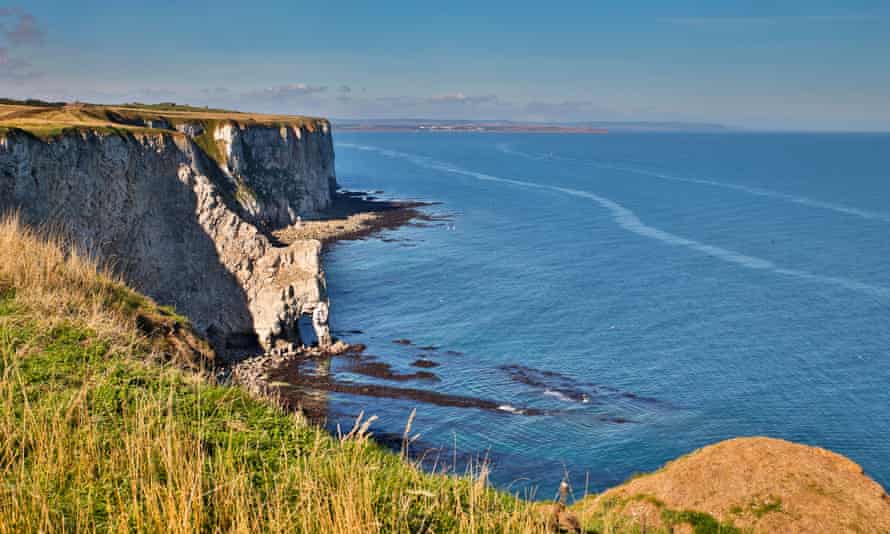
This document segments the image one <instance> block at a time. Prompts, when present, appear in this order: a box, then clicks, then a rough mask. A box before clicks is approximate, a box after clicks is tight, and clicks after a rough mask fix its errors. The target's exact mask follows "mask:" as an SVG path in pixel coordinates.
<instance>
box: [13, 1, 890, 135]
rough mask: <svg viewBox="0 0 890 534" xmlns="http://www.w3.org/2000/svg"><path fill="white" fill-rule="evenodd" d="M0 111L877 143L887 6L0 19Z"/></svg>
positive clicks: (155, 8) (508, 7)
mask: <svg viewBox="0 0 890 534" xmlns="http://www.w3.org/2000/svg"><path fill="white" fill-rule="evenodd" d="M0 5H2V6H4V7H0V95H4V96H12V97H25V96H34V97H41V98H49V99H63V100H71V99H80V100H85V101H95V102H122V101H133V100H138V101H145V102H152V101H177V102H182V103H194V104H209V105H212V106H228V107H236V108H240V109H248V110H257V111H274V112H289V113H308V114H316V115H324V116H328V117H334V118H398V117H428V118H447V119H457V118H486V119H515V120H541V121H587V120H607V121H612V120H650V121H651V120H659V121H660V120H678V121H699V122H701V121H704V122H718V123H726V124H731V125H739V126H744V127H748V128H764V129H827V130H850V129H854V130H890V2H887V1H884V2H874V1H872V2H867V1H862V2H857V1H846V2H844V3H843V4H841V3H840V2H836V1H835V2H823V1H819V0H812V1H787V2H776V1H773V2H758V1H748V2H744V3H742V2H738V3H730V2H714V1H707V2H705V1H701V2H699V1H691V0H675V1H673V2H622V3H620V4H619V3H618V2H614V3H608V4H607V3H605V2H594V1H578V2H572V1H565V2H559V1H552V2H540V1H538V2H534V3H532V2H520V1H518V0H514V1H512V2H501V1H487V2H486V1H482V0H476V1H463V0H452V1H450V2H437V3H433V2H420V1H416V0H415V1H411V2H401V1H396V2H385V1H379V2H346V1H337V2H323V1H315V2H312V3H308V2H300V1H268V2H265V1H260V0H256V1H253V2H246V1H244V0H239V1H232V2H230V1H228V0H214V1H212V2H204V1H198V0H195V1H178V2H173V1H166V0H154V1H152V2H130V1H120V0H118V1H114V2H111V1H89V0H84V1H77V2H75V1H62V0H60V1H56V2H49V1H44V0H27V2H22V3H19V4H7V3H3V4H0Z"/></svg>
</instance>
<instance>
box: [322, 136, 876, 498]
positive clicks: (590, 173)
mask: <svg viewBox="0 0 890 534" xmlns="http://www.w3.org/2000/svg"><path fill="white" fill-rule="evenodd" d="M335 149H336V157H337V173H338V178H339V181H340V183H341V184H342V185H343V186H344V187H345V188H346V189H352V190H382V191H383V193H382V194H380V195H379V196H383V197H387V198H408V199H420V200H428V201H435V202H438V203H439V204H436V205H434V206H431V207H429V208H427V212H428V213H430V214H434V215H442V216H448V218H447V219H444V220H440V221H433V222H430V223H426V224H423V225H417V226H409V227H403V228H400V229H398V230H393V231H389V232H386V233H384V234H383V235H382V236H380V237H382V239H381V238H375V239H368V240H364V241H354V242H345V243H341V244H338V245H336V246H335V247H333V248H332V249H331V250H330V251H329V252H328V253H327V257H326V260H325V266H326V271H327V280H328V285H329V291H330V294H331V300H332V324H333V327H334V329H335V330H338V331H340V332H344V331H353V332H352V333H346V334H341V335H343V336H344V337H345V338H347V339H348V340H349V341H350V342H353V343H364V344H366V345H367V346H368V349H367V351H366V353H367V354H368V355H369V356H368V357H369V358H374V359H376V361H378V362H383V363H386V364H388V365H390V366H391V368H392V370H393V371H395V372H398V373H414V372H416V371H418V369H417V368H416V367H413V366H412V365H411V364H412V362H414V361H415V360H416V359H418V358H423V359H427V360H431V361H433V362H435V363H436V364H438V366H437V367H434V368H429V369H424V370H425V371H427V372H429V373H432V375H433V376H428V375H427V376H421V377H416V378H410V377H408V378H405V377H403V379H402V380H399V381H398V383H393V380H387V379H385V378H374V377H369V376H366V375H363V374H361V373H358V372H355V371H354V368H351V367H350V366H349V364H348V362H345V361H338V360H336V359H335V360H334V361H333V362H332V364H331V369H330V372H331V373H333V374H334V375H335V376H336V377H337V379H338V380H342V381H347V382H349V381H351V382H359V383H370V384H384V385H390V386H393V387H398V388H411V389H416V390H424V391H432V392H438V393H445V394H451V395H460V396H467V397H475V398H479V399H485V400H488V401H493V402H494V403H496V405H497V406H498V407H499V408H500V409H494V410H491V409H489V410H485V409H477V408H467V407H454V406H442V405H436V404H432V403H429V402H422V401H417V400H412V399H411V398H410V395H409V396H406V397H403V398H400V399H391V398H376V397H366V396H359V395H346V394H336V393H332V394H329V395H328V396H327V398H326V403H327V410H328V424H329V426H330V427H331V428H336V426H337V425H340V426H341V428H343V429H344V431H345V429H346V427H349V426H350V424H351V420H352V418H353V417H354V416H355V415H356V414H358V413H359V412H361V411H364V412H365V414H366V415H369V414H374V415H377V416H378V417H379V418H380V419H379V420H378V421H377V422H375V424H374V425H373V426H372V429H374V430H376V431H377V432H378V433H379V434H380V435H401V433H402V431H403V428H404V426H405V423H406V421H407V420H408V418H409V415H410V413H411V411H412V410H413V409H416V410H417V415H416V419H415V420H414V422H413V426H412V432H413V433H419V434H420V435H421V437H420V438H419V440H418V441H417V443H415V444H414V447H415V448H417V449H419V450H422V451H425V452H424V454H425V455H426V458H427V463H428V465H432V464H435V467H438V468H441V467H442V466H448V465H450V464H453V463H454V462H455V460H457V461H456V463H457V466H456V467H455V468H456V469H462V467H461V466H462V465H463V462H462V461H461V459H464V460H466V459H467V458H476V459H479V458H487V460H488V461H489V462H490V463H491V469H492V472H491V479H492V481H493V482H494V483H495V484H496V485H498V486H500V487H502V488H508V489H512V490H515V491H522V492H531V493H530V495H531V496H533V497H539V498H551V497H552V496H553V493H554V492H555V490H556V487H557V485H558V484H559V481H560V480H561V478H562V477H563V475H564V474H565V473H568V475H569V476H570V477H571V480H572V483H573V488H574V492H575V494H576V495H579V494H581V493H583V492H584V491H585V489H586V490H587V491H596V490H601V489H603V488H605V487H608V486H609V485H612V484H615V483H618V482H620V481H622V480H624V479H626V478H627V477H628V476H630V475H631V474H633V473H635V472H643V471H650V470H653V469H656V468H658V467H659V466H660V465H662V464H663V463H664V462H666V461H668V460H670V459H673V458H675V457H677V456H679V455H681V454H685V453H688V452H690V451H692V450H694V449H696V448H698V447H701V446H703V445H706V444H709V443H713V442H715V441H718V440H722V439H726V438H731V437H735V436H746V435H768V436H775V437H781V438H785V439H789V440H793V441H797V442H802V443H806V444H812V445H818V446H822V447H827V448H829V449H832V450H834V451H837V452H840V453H842V454H845V455H847V456H849V457H850V458H852V459H853V460H854V461H856V462H858V463H859V464H861V465H862V466H863V468H864V469H865V472H866V473H867V474H868V475H870V476H872V477H874V478H875V479H876V480H878V481H879V482H880V483H882V484H883V485H884V486H885V487H886V486H888V485H890V264H888V261H890V136H888V135H858V134H856V135H854V134H845V135H840V134H838V135H833V134H832V135H829V134H819V135H816V134H753V133H751V134H747V133H746V134H707V135H691V134H689V135H687V134H608V135H554V134H474V133H455V134H447V133H439V134H420V133H336V132H335ZM358 331H360V333H359V332H358ZM399 339H407V340H410V341H411V344H410V345H409V344H404V343H405V342H403V343H394V340H399ZM422 347H425V348H422ZM433 347H435V348H433ZM430 462H432V464H431V463H430Z"/></svg>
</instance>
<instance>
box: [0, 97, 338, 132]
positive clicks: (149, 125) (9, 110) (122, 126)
mask: <svg viewBox="0 0 890 534" xmlns="http://www.w3.org/2000/svg"><path fill="white" fill-rule="evenodd" d="M225 121H230V122H234V123H237V124H241V125H258V126H293V127H298V128H306V129H308V130H310V131H312V130H315V129H316V128H321V127H326V126H328V125H329V123H328V121H327V120H326V119H321V118H316V117H304V116H299V115H268V114H262V113H247V112H242V111H230V110H222V109H210V108H200V107H194V106H185V105H179V104H174V103H165V104H121V105H100V104H84V103H80V102H74V103H66V102H43V101H40V100H24V101H18V100H9V99H0V134H2V133H6V131H9V130H11V129H19V130H24V131H26V132H29V133H31V134H33V135H36V136H38V137H51V136H54V135H58V134H61V133H62V132H64V131H65V130H68V129H89V130H92V131H97V132H103V131H104V132H126V131H130V132H133V133H160V132H170V133H176V130H175V127H176V126H177V125H181V124H186V123H196V124H202V125H204V126H205V127H206V126H208V125H210V124H212V123H218V122H225Z"/></svg>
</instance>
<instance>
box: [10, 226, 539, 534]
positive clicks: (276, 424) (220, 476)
mask: <svg viewBox="0 0 890 534" xmlns="http://www.w3.org/2000/svg"><path fill="white" fill-rule="evenodd" d="M0 247H2V250H3V251H5V252H4V254H2V255H0V534H5V533H19V532H61V531H69V532H173V533H186V532H199V531H200V532H251V533H252V532H349V533H352V532H542V531H544V530H545V526H544V522H543V518H542V516H541V515H540V514H539V513H537V512H536V508H535V507H533V506H532V505H530V504H528V503H526V502H524V501H521V500H518V499H516V498H514V497H511V496H509V495H506V494H504V493H500V492H497V491H494V490H492V489H491V488H490V487H489V486H488V484H487V481H486V472H487V471H486V469H485V468H484V466H481V467H480V468H479V469H478V470H476V471H475V472H474V473H472V474H471V475H470V476H462V477H455V476H445V475H431V474H425V473H423V472H421V471H420V470H418V469H416V468H415V466H412V465H410V464H409V463H406V462H405V461H404V459H403V458H400V457H398V456H396V455H394V454H392V453H389V452H386V451H384V450H382V449H380V448H379V447H378V446H376V445H375V444H374V443H373V442H371V441H369V439H368V433H369V424H368V423H367V421H365V422H364V424H357V426H356V428H355V429H353V431H352V432H350V433H348V434H347V435H346V436H344V437H342V438H340V439H337V438H333V437H331V436H330V435H328V434H326V433H325V432H323V431H322V430H320V429H318V428H316V427H313V426H311V425H309V424H307V423H306V422H305V421H304V420H303V419H302V418H301V417H300V416H299V415H293V414H287V413H284V412H282V411H281V410H279V409H278V408H276V407H275V406H274V405H272V404H270V403H269V402H264V401H260V400H256V399H253V398H251V397H250V396H249V395H247V394H246V393H245V392H244V391H242V390H240V389H239V388H233V387H222V386H218V385H214V384H212V383H210V382H208V381H207V380H206V378H204V377H203V375H200V374H194V373H188V372H185V371H182V370H180V369H178V368H174V367H171V366H161V365H156V364H153V363H150V361H151V359H150V358H148V352H150V351H151V350H152V349H151V347H152V346H153V345H152V343H151V342H150V340H147V339H145V336H144V335H143V333H142V332H140V331H139V330H138V329H137V328H135V326H134V318H133V312H132V310H131V308H132V307H131V306H128V305H125V304H121V303H120V293H121V291H122V289H125V288H124V287H123V285H122V284H121V283H120V282H119V281H117V280H115V279H114V277H113V276H112V275H111V274H110V273H109V271H108V270H103V269H101V268H98V267H97V266H96V264H95V262H93V261H92V260H90V259H89V258H87V257H85V256H83V255H82V254H78V253H77V252H75V251H73V250H72V249H71V248H70V247H66V246H65V243H64V242H61V241H60V240H59V239H58V238H52V237H47V236H45V235H42V234H39V233H35V232H33V231H31V230H29V229H27V228H26V227H24V226H23V225H22V224H21V222H20V221H19V220H18V219H17V218H16V217H7V218H5V219H3V220H2V221H0ZM13 251H14V253H10V252H13ZM127 291H128V290H127ZM142 298H143V299H144V301H145V302H143V303H140V304H139V305H138V306H139V307H141V306H149V307H150V306H156V305H155V304H154V303H152V302H151V301H149V300H148V299H145V298H144V297H142Z"/></svg>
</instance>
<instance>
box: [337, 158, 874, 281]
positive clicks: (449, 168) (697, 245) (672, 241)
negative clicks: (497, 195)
mask: <svg viewBox="0 0 890 534" xmlns="http://www.w3.org/2000/svg"><path fill="white" fill-rule="evenodd" d="M339 146H343V147H347V148H355V149H358V150H364V151H370V152H377V153H379V154H382V155H384V156H387V157H392V158H399V159H404V160H407V161H410V162H412V163H414V164H415V165H419V166H422V167H426V168H429V169H433V170H439V171H443V172H448V173H452V174H458V175H462V176H468V177H472V178H476V179H479V180H484V181H490V182H498V183H504V184H510V185H515V186H519V187H524V188H531V189H544V190H549V191H558V192H561V193H564V194H566V195H571V196H574V197H579V198H586V199H589V200H592V201H594V202H595V203H596V204H598V205H600V206H602V207H603V208H605V209H607V210H608V211H609V212H610V213H611V215H612V219H613V220H614V221H615V222H616V223H617V224H618V226H620V227H621V228H623V229H625V230H627V231H628V232H632V233H634V234H637V235H640V236H643V237H647V238H650V239H655V240H657V241H660V242H662V243H666V244H668V245H673V246H680V247H685V248H688V249H691V250H695V251H697V252H700V253H702V254H705V255H707V256H711V257H713V258H717V259H719V260H722V261H725V262H727V263H732V264H735V265H740V266H742V267H746V268H748V269H757V270H763V271H767V272H772V273H775V274H780V275H784V276H790V277H792V278H797V279H800V280H806V281H811V282H818V283H822V284H827V285H834V286H838V287H842V288H844V289H848V290H852V291H857V292H860V293H866V294H869V295H872V296H877V297H882V298H890V289H888V288H886V287H881V286H875V285H871V284H866V283H864V282H859V281H856V280H851V279H848V278H843V277H836V276H825V275H820V274H814V273H810V272H807V271H803V270H799V269H788V268H784V267H781V266H778V265H776V264H775V263H773V262H771V261H769V260H765V259H762V258H758V257H755V256H748V255H746V254H742V253H739V252H735V251H733V250H730V249H726V248H723V247H718V246H715V245H709V244H707V243H702V242H699V241H695V240H693V239H689V238H686V237H683V236H679V235H676V234H672V233H670V232H666V231H664V230H661V229H658V228H655V227H652V226H649V225H647V224H645V223H644V222H643V221H641V220H640V218H639V217H637V215H636V214H635V213H634V212H633V211H631V210H629V209H627V208H625V207H624V206H622V205H621V204H619V203H617V202H615V201H613V200H611V199H609V198H606V197H602V196H599V195H597V194H594V193H591V192H588V191H582V190H580V189H571V188H568V187H559V186H554V185H545V184H538V183H535V182H526V181H523V180H514V179H511V178H503V177H500V176H493V175H490V174H486V173H482V172H476V171H471V170H467V169H463V168H460V167H457V166H454V165H451V164H448V163H445V162H441V161H436V160H434V159H432V158H428V157H425V156H417V155H415V154H408V153H405V152H399V151H396V150H389V149H381V148H377V147H373V146H368V145H356V144H352V143H341V144H339Z"/></svg>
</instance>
